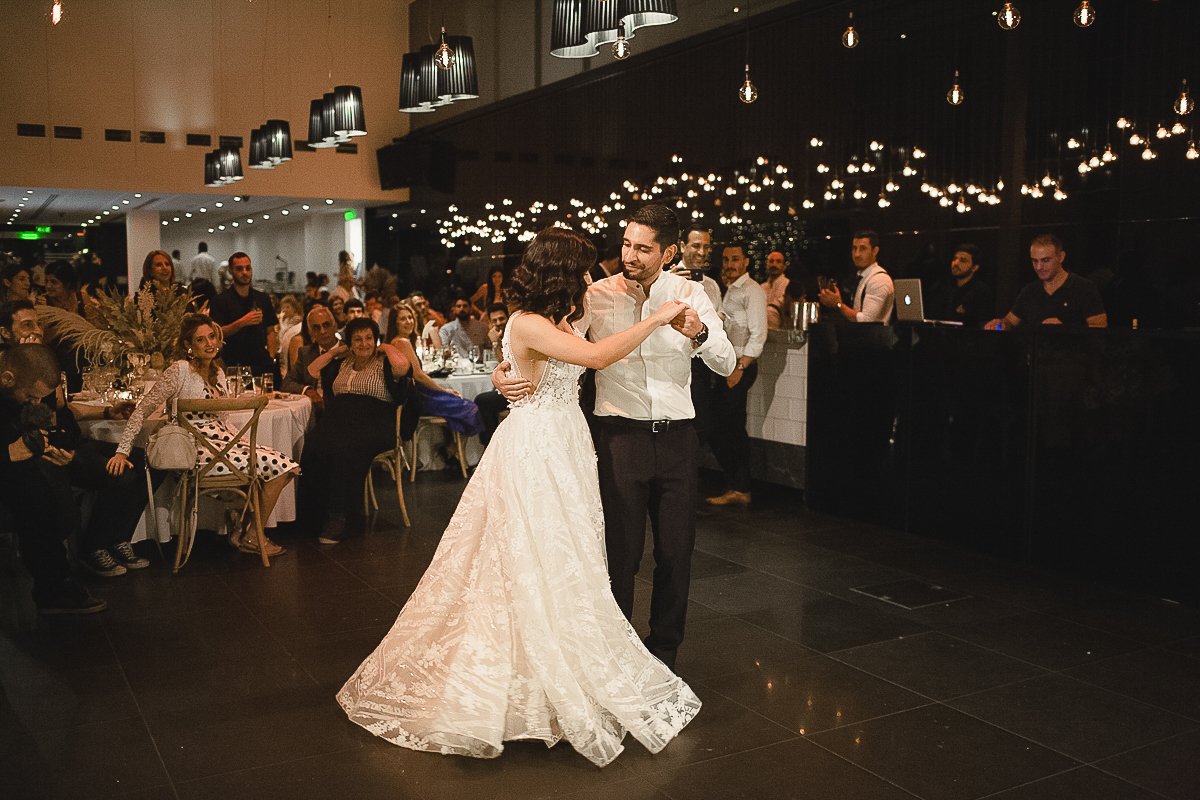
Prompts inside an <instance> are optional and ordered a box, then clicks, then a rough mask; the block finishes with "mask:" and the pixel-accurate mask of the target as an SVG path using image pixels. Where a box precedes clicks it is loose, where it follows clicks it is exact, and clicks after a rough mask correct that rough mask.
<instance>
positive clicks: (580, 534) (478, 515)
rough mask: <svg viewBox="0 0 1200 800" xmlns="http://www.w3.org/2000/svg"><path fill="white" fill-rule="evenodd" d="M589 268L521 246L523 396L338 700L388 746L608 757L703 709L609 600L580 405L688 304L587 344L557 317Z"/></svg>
mask: <svg viewBox="0 0 1200 800" xmlns="http://www.w3.org/2000/svg"><path fill="white" fill-rule="evenodd" d="M595 261H596V250H595V248H594V247H593V246H592V244H591V243H590V242H589V241H588V240H587V239H585V238H584V237H582V236H580V235H579V234H577V233H575V232H573V231H568V230H564V229H561V228H547V229H546V230H543V231H542V232H541V233H539V234H538V235H537V236H536V237H535V238H534V240H533V241H532V242H530V244H529V246H528V247H527V248H526V250H525V255H524V259H523V260H522V263H521V266H520V267H518V269H517V271H516V273H515V275H514V276H513V282H512V286H511V288H510V290H509V292H508V294H507V295H506V298H507V299H508V301H509V303H510V304H511V305H512V307H513V308H514V314H513V316H512V318H511V319H510V320H509V323H508V327H507V329H506V330H505V334H504V338H503V340H502V346H503V348H504V355H505V357H506V358H507V359H508V360H509V361H510V362H511V363H512V364H513V365H514V369H516V370H517V371H518V372H520V374H521V375H523V376H524V377H526V378H527V379H528V380H529V381H530V382H531V383H532V385H533V386H534V389H533V390H532V392H531V393H530V394H529V396H527V397H526V398H524V399H522V400H519V401H517V402H514V403H513V404H512V410H511V413H510V414H509V416H508V418H507V419H506V420H505V421H504V422H503V424H501V425H500V427H499V429H498V430H497V431H496V434H495V435H494V437H493V438H492V441H491V443H490V444H489V445H488V448H487V450H486V452H485V453H484V455H483V458H482V460H480V462H479V466H478V468H477V469H476V471H475V474H474V476H473V477H472V478H471V481H470V483H469V484H467V488H466V490H465V491H464V492H463V495H462V499H461V500H460V501H459V505H458V509H457V510H456V511H455V513H454V516H453V518H451V520H450V524H449V526H448V527H447V528H446V531H445V533H444V534H443V536H442V539H441V543H440V544H439V546H438V549H437V552H436V553H435V554H434V556H433V560H432V562H431V563H430V565H429V568H428V570H427V571H426V572H425V575H424V577H423V578H422V579H421V582H420V583H419V584H418V585H417V588H416V589H415V590H414V591H413V593H412V596H411V597H410V598H409V600H408V602H407V604H405V606H404V608H403V609H402V610H401V611H400V615H399V617H398V618H397V619H396V622H395V624H394V625H393V626H392V629H391V631H389V632H388V634H387V636H385V637H384V639H383V641H382V642H381V643H380V644H379V646H378V647H377V648H376V649H375V652H373V653H372V654H371V655H370V656H368V657H367V659H366V661H364V662H363V663H362V665H360V666H359V668H358V670H357V671H356V672H355V673H354V675H353V676H352V677H351V678H350V680H348V681H347V682H346V685H345V686H343V687H342V689H341V691H339V692H338V695H337V699H338V702H339V703H340V704H341V705H342V707H343V708H344V709H345V711H346V714H347V715H349V717H350V719H351V720H353V721H354V722H356V723H357V724H359V725H361V726H362V727H364V728H366V729H367V730H368V731H370V732H371V733H373V734H375V735H376V736H380V737H383V738H384V739H387V740H388V741H390V742H392V743H393V744H398V745H401V746H403V747H408V748H411V749H413V750H428V751H433V752H437V753H452V754H458V755H466V756H476V757H480V758H494V757H495V756H498V755H499V754H500V752H501V751H502V750H503V749H504V745H503V742H505V741H509V740H514V739H538V740H541V741H543V742H545V743H546V745H547V746H552V745H554V744H555V743H557V742H558V741H559V740H560V739H563V738H565V739H566V740H567V741H568V742H570V744H571V746H572V747H574V748H575V749H576V750H578V751H579V752H580V753H581V754H582V755H584V756H585V757H586V758H588V759H589V760H591V761H592V762H594V763H595V764H597V765H599V766H604V765H605V764H608V763H609V762H611V761H612V760H613V759H614V758H616V757H617V756H618V755H620V753H621V751H622V750H623V749H624V747H623V745H622V743H621V741H622V739H623V738H624V736H625V733H626V731H628V732H629V733H631V734H633V736H634V738H636V739H637V740H638V741H639V742H641V743H642V744H643V745H645V746H646V748H647V749H649V750H650V751H652V752H658V751H659V750H661V749H662V748H663V747H665V746H666V744H667V743H668V742H669V741H670V740H671V739H672V738H673V737H674V736H675V735H676V734H677V733H679V731H680V730H682V729H683V726H684V725H686V724H687V723H688V722H689V721H690V720H691V719H692V717H694V716H695V715H696V713H697V712H698V711H699V710H700V700H699V699H698V698H697V697H696V695H695V694H694V693H693V692H692V690H691V689H690V688H689V687H688V686H687V684H685V683H684V682H683V681H682V680H681V679H680V678H678V677H677V676H675V675H674V674H673V673H672V672H671V671H670V670H669V669H667V667H666V666H664V665H663V663H662V662H661V661H659V660H658V659H656V658H655V657H654V656H652V655H650V653H649V652H648V651H647V650H646V649H645V647H644V646H643V645H642V642H641V640H640V639H639V638H638V636H637V634H636V633H635V632H634V629H633V628H632V626H630V624H629V622H628V621H627V620H626V619H625V617H624V615H623V614H622V613H621V610H620V608H619V607H618V606H617V603H616V601H615V600H614V599H613V596H612V591H611V590H610V588H609V579H608V572H607V569H606V567H605V555H604V553H605V551H604V516H603V513H602V512H601V508H600V491H599V485H598V481H597V475H596V454H595V450H594V449H593V447H592V439H591V436H590V434H589V433H588V428H587V424H586V423H585V421H584V417H583V412H582V411H581V410H580V406H579V378H580V376H581V375H582V374H583V371H584V368H585V367H592V368H597V369H600V368H603V367H606V366H608V365H609V364H612V363H613V362H615V361H617V360H619V359H621V358H623V357H624V356H626V355H628V354H629V353H630V352H632V351H633V350H634V348H636V347H637V346H638V345H639V344H640V343H641V342H642V340H643V339H645V338H646V337H647V336H649V335H650V333H651V332H653V331H654V330H655V329H656V328H658V327H659V326H661V325H666V324H668V323H670V322H671V321H672V320H673V319H674V318H675V317H676V316H677V315H680V314H681V312H682V311H683V310H684V309H685V308H686V306H685V305H684V304H683V303H680V302H679V301H671V302H669V303H666V304H664V305H663V306H662V307H661V308H659V309H658V310H657V311H655V312H654V313H653V314H652V315H650V316H648V317H647V318H646V319H644V320H642V321H641V322H639V323H637V324H636V325H634V326H633V327H631V328H629V329H627V330H625V331H622V332H621V333H618V334H614V335H613V336H610V337H608V338H606V339H604V340H602V341H600V342H595V343H592V342H589V341H587V340H586V339H584V338H583V337H581V336H579V335H578V334H576V333H575V331H574V330H573V329H572V328H571V325H570V323H571V322H572V321H573V320H575V319H578V318H579V317H580V316H581V314H582V303H583V295H584V289H585V288H586V285H585V283H584V274H585V272H586V271H587V270H588V269H589V268H590V267H591V266H592V265H593V264H594V263H595Z"/></svg>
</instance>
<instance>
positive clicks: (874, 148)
mask: <svg viewBox="0 0 1200 800" xmlns="http://www.w3.org/2000/svg"><path fill="white" fill-rule="evenodd" d="M868 146H869V147H870V148H871V152H872V153H875V152H878V151H880V150H882V149H883V145H882V144H880V143H879V141H878V140H876V139H872V140H871V144H870V145H868Z"/></svg>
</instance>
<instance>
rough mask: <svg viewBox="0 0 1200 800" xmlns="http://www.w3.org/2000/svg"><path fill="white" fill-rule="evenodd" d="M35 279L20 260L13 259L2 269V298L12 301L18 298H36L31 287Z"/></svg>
mask: <svg viewBox="0 0 1200 800" xmlns="http://www.w3.org/2000/svg"><path fill="white" fill-rule="evenodd" d="M32 288H33V279H32V278H31V277H30V276H29V270H28V269H26V268H25V266H24V265H22V264H21V262H20V261H13V262H12V263H10V264H9V265H8V266H6V267H4V269H3V270H0V300H2V301H4V302H6V303H12V302H14V301H17V300H30V301H32V300H33V299H34V297H33V294H32V293H31V289H32Z"/></svg>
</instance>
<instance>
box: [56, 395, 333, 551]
mask: <svg viewBox="0 0 1200 800" xmlns="http://www.w3.org/2000/svg"><path fill="white" fill-rule="evenodd" d="M225 419H226V420H227V424H228V425H229V426H230V427H232V428H234V429H235V430H236V429H237V428H238V427H240V426H241V425H242V424H244V423H245V422H246V420H248V419H250V412H249V411H234V412H230V413H228V414H226V415H225ZM163 422H164V419H163V417H162V416H156V417H152V418H151V419H148V420H147V421H146V424H145V426H143V427H142V431H141V433H140V434H138V438H137V439H136V440H135V443H136V444H137V445H138V446H139V447H145V446H146V440H147V439H148V438H149V437H150V435H151V434H152V433H154V431H156V430H158V429H159V428H160V427H161V426H162V424H163ZM311 422H312V401H311V400H309V399H308V398H307V397H304V396H303V395H292V396H291V399H288V400H278V399H276V400H271V402H270V403H268V404H267V407H266V408H264V409H263V412H262V415H261V416H260V417H259V419H258V442H259V444H262V445H265V446H267V447H273V448H275V449H276V450H278V451H280V452H281V453H283V454H284V455H287V456H290V457H292V458H294V459H296V460H297V461H299V460H300V454H301V452H302V451H303V449H304V434H305V432H307V431H308V427H309V425H310V424H311ZM79 427H80V428H81V429H82V431H83V435H84V436H86V437H88V438H89V439H96V440H98V441H102V442H118V441H120V439H121V433H122V432H123V431H124V430H125V422H124V421H122V420H80V422H79ZM175 485H176V482H175V480H174V479H173V478H172V479H168V480H165V481H163V484H162V486H160V487H159V488H158V491H157V493H156V494H155V505H156V507H157V512H158V532H159V538H160V539H161V540H162V541H167V540H168V539H170V538H171V531H172V525H171V519H170V513H171V510H172V508H173V505H174V504H172V503H171V498H172V497H173V496H174V494H175ZM222 507H223V506H222V505H221V504H220V503H218V502H216V501H215V500H211V499H208V498H205V499H204V500H202V501H201V502H200V519H199V523H198V524H199V527H201V528H207V529H210V530H222V529H223V528H224V520H223V518H222V514H221V509H222ZM295 519H296V482H295V480H293V481H292V482H291V483H289V484H288V485H287V487H285V488H284V490H283V493H282V494H280V496H279V502H277V503H276V504H275V509H274V511H272V513H271V515H270V516H269V517H268V518H267V523H266V524H267V527H270V528H273V527H275V525H277V524H278V523H280V522H292V521H294V520H295ZM146 523H147V520H146V516H145V515H143V516H142V519H141V521H140V522H138V527H137V530H136V531H135V532H134V535H133V541H135V542H138V541H141V540H142V539H145V538H148V536H149V535H150V534H149V532H148V531H147V529H146Z"/></svg>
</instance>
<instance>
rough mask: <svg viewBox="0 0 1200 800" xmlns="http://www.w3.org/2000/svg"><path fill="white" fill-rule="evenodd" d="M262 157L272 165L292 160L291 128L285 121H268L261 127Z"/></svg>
mask: <svg viewBox="0 0 1200 800" xmlns="http://www.w3.org/2000/svg"><path fill="white" fill-rule="evenodd" d="M262 131H263V155H265V156H266V157H267V158H268V159H270V161H271V163H272V164H282V163H283V162H285V161H291V160H292V126H291V124H290V123H289V122H288V121H287V120H286V119H269V120H267V124H266V125H264V126H263V127H262Z"/></svg>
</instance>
